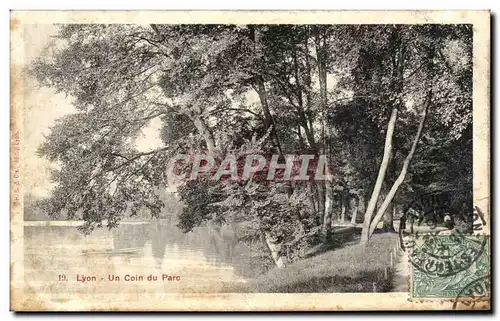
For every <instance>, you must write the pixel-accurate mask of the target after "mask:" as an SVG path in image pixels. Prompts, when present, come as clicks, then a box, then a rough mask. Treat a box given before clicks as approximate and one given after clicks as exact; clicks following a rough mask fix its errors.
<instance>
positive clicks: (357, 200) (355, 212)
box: [351, 195, 361, 224]
mask: <svg viewBox="0 0 500 321" xmlns="http://www.w3.org/2000/svg"><path fill="white" fill-rule="evenodd" d="M360 198H361V196H360V195H358V197H354V202H355V203H354V207H353V210H352V215H351V224H356V218H357V217H358V210H359V205H360V203H361V200H360Z"/></svg>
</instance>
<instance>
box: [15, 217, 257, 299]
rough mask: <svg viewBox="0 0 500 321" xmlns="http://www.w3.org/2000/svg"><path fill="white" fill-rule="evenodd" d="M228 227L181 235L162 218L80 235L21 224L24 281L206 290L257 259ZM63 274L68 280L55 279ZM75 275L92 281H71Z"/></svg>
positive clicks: (239, 275)
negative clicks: (133, 279)
mask: <svg viewBox="0 0 500 321" xmlns="http://www.w3.org/2000/svg"><path fill="white" fill-rule="evenodd" d="M237 239H238V238H237V233H236V231H235V228H234V226H233V227H231V226H224V227H203V228H197V229H196V230H194V231H193V232H190V233H187V234H184V233H182V232H181V231H180V230H179V229H177V228H176V227H174V226H171V225H169V224H166V223H163V222H160V221H158V222H153V223H147V224H122V225H121V226H120V227H119V228H118V229H113V230H111V231H108V230H107V229H105V228H104V229H98V230H96V231H94V232H93V233H92V234H91V235H90V236H87V237H85V236H83V235H82V234H80V233H79V232H78V231H77V229H76V228H75V227H67V226H26V227H25V228H24V242H25V247H24V251H25V252H24V260H25V262H24V268H25V272H24V274H25V282H26V283H27V284H29V286H30V287H32V288H33V289H35V288H36V289H37V291H40V289H43V290H45V291H83V292H93V291H97V292H98V291H101V292H102V291H105V292H106V291H111V292H112V291H136V290H137V289H139V288H140V289H141V290H142V291H164V292H184V291H188V292H191V291H197V292H198V291H209V292H217V291H218V289H220V288H222V287H227V286H228V285H229V286H230V285H231V284H241V283H243V282H246V279H247V278H248V276H250V275H252V274H253V271H255V269H258V268H260V267H259V266H258V265H259V264H260V263H259V262H257V261H256V260H254V259H253V258H252V253H251V252H250V250H249V249H248V248H247V247H246V246H244V245H242V244H239V243H238V242H237ZM162 273H167V274H175V275H181V277H182V281H181V282H177V283H168V284H165V283H162V282H149V283H147V282H146V284H144V283H142V284H134V285H131V284H129V283H124V282H111V283H110V282H106V280H107V278H108V275H122V276H123V275H126V274H129V275H145V276H146V275H161V274H162ZM61 274H65V275H67V277H68V279H69V281H68V282H58V281H57V279H58V276H59V275H61ZM77 275H95V276H96V277H97V279H98V282H96V283H95V284H90V285H87V284H84V285H80V286H75V283H76V282H77Z"/></svg>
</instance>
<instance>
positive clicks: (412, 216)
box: [399, 203, 487, 277]
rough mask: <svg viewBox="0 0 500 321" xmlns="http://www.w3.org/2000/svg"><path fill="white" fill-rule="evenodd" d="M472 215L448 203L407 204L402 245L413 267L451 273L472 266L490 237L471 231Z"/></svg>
mask: <svg viewBox="0 0 500 321" xmlns="http://www.w3.org/2000/svg"><path fill="white" fill-rule="evenodd" d="M471 217H472V216H471ZM469 222H471V219H470V218H469V217H468V216H467V214H466V213H465V212H461V213H460V212H457V211H454V210H453V209H452V208H450V207H449V206H446V205H441V206H432V207H427V208H425V207H424V206H422V205H421V203H412V204H410V206H408V207H407V209H406V211H405V213H404V215H403V217H402V220H401V223H400V228H399V238H400V246H401V248H402V249H403V250H405V251H408V252H409V254H410V255H409V260H410V262H411V264H412V265H413V267H414V268H415V269H417V270H419V271H420V272H422V273H424V274H425V275H427V276H431V277H448V276H452V275H455V274H457V273H459V272H462V271H465V270H467V269H469V268H470V267H471V266H472V265H473V264H474V262H476V261H477V260H478V259H479V258H480V257H481V256H482V254H483V252H484V251H485V247H486V245H487V239H486V238H476V237H474V235H471V234H469V233H468V232H469V231H471V229H470V226H472V225H471V224H469Z"/></svg>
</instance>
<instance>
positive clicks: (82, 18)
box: [10, 11, 491, 311]
mask: <svg viewBox="0 0 500 321" xmlns="http://www.w3.org/2000/svg"><path fill="white" fill-rule="evenodd" d="M10 32H11V47H10V48H11V106H10V108H11V119H10V126H11V168H10V170H11V182H12V183H11V257H10V260H11V275H10V278H11V279H10V284H11V290H10V291H11V303H10V306H11V309H12V310H14V311H341V310H342V311H360V310H372V311H381V310H384V311H386V310H489V309H490V297H491V295H490V293H491V288H490V274H491V271H490V265H491V264H490V260H491V252H490V146H489V142H490V119H489V115H490V98H489V97H490V92H489V91H490V87H489V86H490V85H489V84H490V69H489V66H490V13H489V12H488V11H336V12H335V11H289V12H288V11H279V12H273V11H221V12H218V11H175V12H174V11H172V12H168V11H163V12H162V11H126V12H125V11H12V12H11V20H10Z"/></svg>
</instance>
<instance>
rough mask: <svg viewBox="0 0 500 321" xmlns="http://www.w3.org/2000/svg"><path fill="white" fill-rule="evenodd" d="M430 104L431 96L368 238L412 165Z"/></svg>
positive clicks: (372, 224) (371, 226)
mask: <svg viewBox="0 0 500 321" xmlns="http://www.w3.org/2000/svg"><path fill="white" fill-rule="evenodd" d="M429 104H430V97H429V98H428V101H427V102H426V104H425V106H424V111H423V112H422V117H421V119H420V123H419V124H418V130H417V134H416V135H415V138H414V139H413V143H412V146H411V150H410V152H409V153H408V156H406V158H405V160H404V162H403V168H402V169H401V172H400V173H399V176H398V178H397V179H396V181H395V182H394V184H393V185H392V187H391V189H390V191H389V193H388V194H387V196H386V197H385V199H384V202H383V203H382V205H381V206H380V208H379V210H378V211H377V214H376V215H375V218H374V219H373V222H372V223H371V225H370V231H369V232H370V233H369V235H368V238H369V237H370V236H371V235H372V234H373V232H374V231H375V228H376V227H377V224H378V222H380V219H381V218H382V217H383V216H384V212H385V211H386V210H387V208H388V207H389V205H390V204H391V202H392V200H393V199H394V196H395V195H396V192H397V191H398V188H399V187H400V186H401V184H402V183H403V181H404V179H405V177H406V174H407V172H408V168H409V166H410V162H411V160H412V158H413V155H414V154H415V150H416V149H417V145H418V142H419V140H420V137H421V136H422V130H423V128H424V124H425V119H426V117H427V109H428V107H429Z"/></svg>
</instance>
